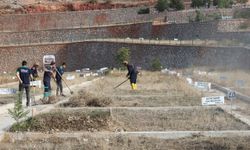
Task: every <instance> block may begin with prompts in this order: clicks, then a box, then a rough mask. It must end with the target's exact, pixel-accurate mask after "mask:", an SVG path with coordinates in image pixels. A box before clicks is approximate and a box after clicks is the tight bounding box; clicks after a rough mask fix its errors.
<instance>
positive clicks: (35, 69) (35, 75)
mask: <svg viewBox="0 0 250 150" xmlns="http://www.w3.org/2000/svg"><path fill="white" fill-rule="evenodd" d="M38 67H39V64H38V63H34V64H33V66H32V67H31V72H32V76H33V80H34V81H35V80H36V79H37V78H38V77H39V75H38Z"/></svg>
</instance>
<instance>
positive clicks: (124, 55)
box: [116, 47, 130, 66]
mask: <svg viewBox="0 0 250 150" xmlns="http://www.w3.org/2000/svg"><path fill="white" fill-rule="evenodd" d="M125 60H126V61H129V60H130V49H129V48H126V47H122V48H120V49H119V50H118V52H117V55H116V61H117V63H118V64H119V65H120V66H121V65H122V63H123V61H125Z"/></svg>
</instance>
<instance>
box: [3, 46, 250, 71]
mask: <svg viewBox="0 0 250 150" xmlns="http://www.w3.org/2000/svg"><path fill="white" fill-rule="evenodd" d="M121 47H128V48H129V49H130V50H131V62H132V63H133V64H135V65H137V66H141V67H142V68H143V69H150V67H151V63H152V60H153V59H155V58H159V59H160V61H161V63H162V64H163V66H164V67H168V68H185V67H193V66H209V67H213V68H223V69H250V67H249V66H250V59H249V57H250V52H249V50H248V49H245V48H237V49H236V48H231V47H225V48H222V47H219V48H218V47H195V46H166V45H154V44H150V45H149V44H126V43H112V42H84V43H71V44H57V45H46V46H24V47H6V48H5V47H2V48H0V64H1V68H0V72H3V71H14V70H15V69H16V68H17V67H18V66H19V65H20V64H21V62H22V60H27V61H28V62H29V65H30V66H31V65H32V63H34V62H39V63H41V64H42V58H43V56H44V55H46V54H53V55H55V56H56V61H57V63H59V64H60V63H62V62H63V61H65V62H67V64H68V71H73V70H76V69H81V68H85V67H89V68H91V69H97V68H100V67H117V66H118V64H117V62H116V61H115V57H116V54H117V51H118V49H119V48H121Z"/></svg>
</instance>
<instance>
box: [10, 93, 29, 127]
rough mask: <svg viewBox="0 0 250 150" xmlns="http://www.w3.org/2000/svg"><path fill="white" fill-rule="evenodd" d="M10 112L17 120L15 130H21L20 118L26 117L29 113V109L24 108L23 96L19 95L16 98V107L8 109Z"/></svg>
mask: <svg viewBox="0 0 250 150" xmlns="http://www.w3.org/2000/svg"><path fill="white" fill-rule="evenodd" d="M19 94H20V93H19ZM8 113H9V114H10V115H11V117H12V118H13V119H14V120H15V121H16V124H15V130H16V131H20V129H21V124H20V120H21V119H23V118H26V117H27V115H28V113H29V111H25V110H24V109H23V106H22V100H21V98H19V97H18V98H17V99H16V102H15V105H14V108H13V109H8Z"/></svg>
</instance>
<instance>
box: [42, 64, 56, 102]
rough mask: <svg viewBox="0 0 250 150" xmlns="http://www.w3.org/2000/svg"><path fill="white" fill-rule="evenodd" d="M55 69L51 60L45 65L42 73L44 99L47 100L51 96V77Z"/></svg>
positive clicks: (53, 75)
mask: <svg viewBox="0 0 250 150" xmlns="http://www.w3.org/2000/svg"><path fill="white" fill-rule="evenodd" d="M55 69H56V63H55V62H54V61H52V62H51V63H50V65H49V66H45V70H44V75H43V84H44V100H45V101H46V100H48V98H49V97H50V96H51V84H50V82H51V78H53V79H55Z"/></svg>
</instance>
